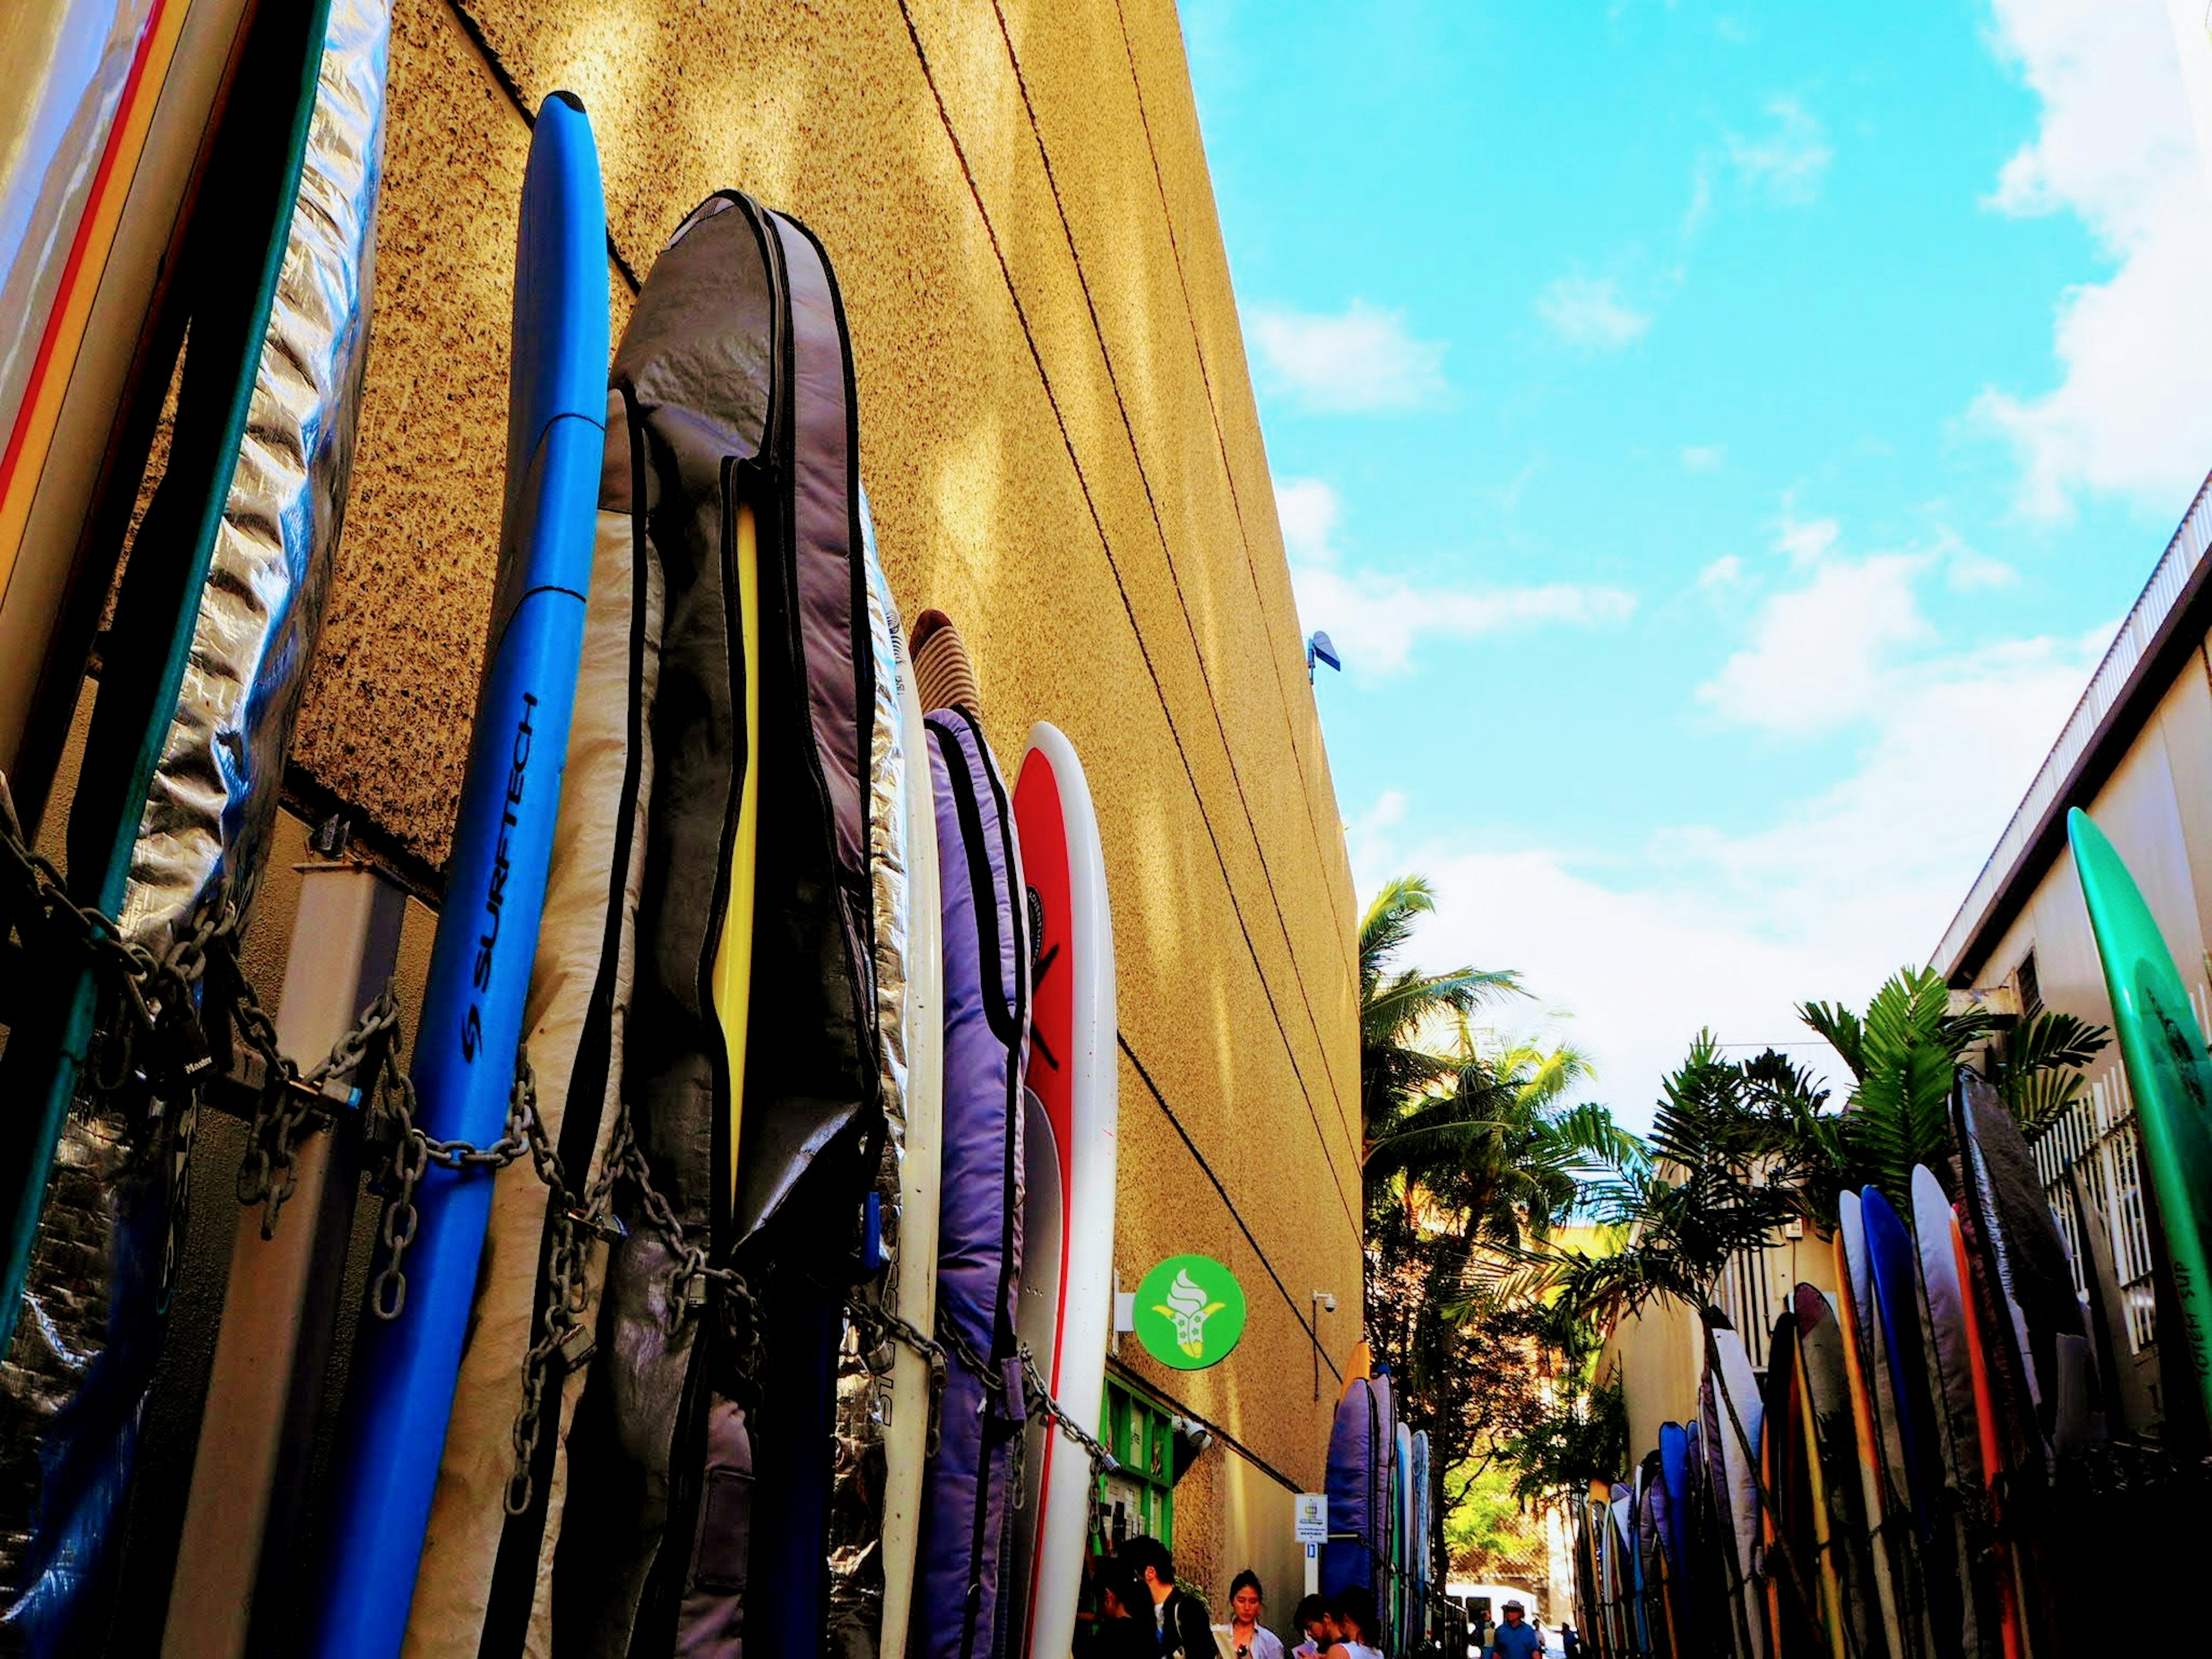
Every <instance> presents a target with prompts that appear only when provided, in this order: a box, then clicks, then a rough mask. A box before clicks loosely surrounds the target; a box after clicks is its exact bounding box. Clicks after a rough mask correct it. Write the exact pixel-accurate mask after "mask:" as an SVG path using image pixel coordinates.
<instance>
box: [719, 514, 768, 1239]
mask: <svg viewBox="0 0 2212 1659" xmlns="http://www.w3.org/2000/svg"><path fill="white" fill-rule="evenodd" d="M731 574H732V577H733V578H734V580H736V582H737V584H738V642H739V649H740V654H741V655H742V657H743V658H744V661H743V663H742V664H741V665H740V667H739V674H738V679H739V696H740V697H741V698H742V699H743V702H744V723H745V769H744V777H743V778H741V779H740V780H739V781H738V831H737V836H736V837H735V839H733V840H732V842H731V843H730V896H729V902H728V904H727V906H726V908H725V909H724V910H723V912H722V934H721V938H720V939H719V940H718V941H717V942H716V943H715V945H714V975H713V981H712V983H713V986H714V1018H716V1019H718V1020H720V1022H721V1026H722V1043H723V1046H724V1048H725V1049H726V1052H727V1053H728V1055H729V1060H730V1202H731V1204H732V1206H735V1205H736V1203H737V1201H738V1131H739V1130H740V1129H741V1128H742V1127H744V1099H745V1018H746V1007H747V1003H748V1000H749V999H750V997H751V995H752V983H753V857H754V854H755V853H756V851H757V849H758V848H759V845H760V539H759V533H758V530H757V526H756V525H755V524H754V521H753V510H752V508H751V507H744V506H741V507H738V535H737V568H736V569H735V570H734V571H732V573H731Z"/></svg>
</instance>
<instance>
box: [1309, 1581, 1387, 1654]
mask: <svg viewBox="0 0 2212 1659" xmlns="http://www.w3.org/2000/svg"><path fill="white" fill-rule="evenodd" d="M1329 1611H1330V1612H1331V1613H1334V1615H1335V1616H1336V1632H1337V1639H1336V1642H1335V1644H1334V1645H1333V1646H1332V1647H1331V1648H1330V1649H1329V1650H1328V1653H1327V1654H1326V1655H1324V1656H1323V1659H1383V1654H1382V1650H1380V1649H1378V1648H1377V1647H1376V1645H1375V1642H1376V1638H1377V1637H1378V1636H1379V1635H1380V1634H1381V1632H1380V1630H1379V1629H1378V1627H1377V1623H1376V1617H1375V1598H1374V1596H1373V1595H1370V1594H1369V1593H1368V1592H1367V1591H1365V1590H1364V1589H1347V1590H1342V1591H1340V1592H1339V1593H1338V1595H1337V1598H1336V1600H1335V1601H1333V1602H1332V1603H1330V1605H1329Z"/></svg>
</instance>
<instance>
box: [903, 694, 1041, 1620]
mask: <svg viewBox="0 0 2212 1659" xmlns="http://www.w3.org/2000/svg"><path fill="white" fill-rule="evenodd" d="M927 724H928V727H929V736H930V754H929V769H930V780H931V782H932V784H933V786H934V788H935V793H936V799H937V846H938V864H939V882H940V887H941V892H942V903H943V909H944V922H945V993H944V996H945V1003H944V1006H945V1090H944V1099H945V1127H944V1138H945V1139H944V1146H945V1152H944V1158H945V1164H944V1180H943V1188H942V1190H943V1193H944V1198H943V1200H942V1201H943V1206H944V1207H943V1209H942V1211H941V1212H940V1214H939V1221H938V1244H937V1252H938V1254H937V1263H938V1285H937V1328H938V1334H939V1338H940V1339H941V1340H944V1341H945V1346H946V1347H947V1348H948V1349H949V1350H950V1351H951V1360H950V1364H949V1365H948V1367H947V1374H946V1377H945V1400H944V1405H943V1407H942V1416H941V1421H942V1431H941V1435H940V1438H939V1446H938V1450H937V1454H936V1455H935V1456H934V1457H933V1458H932V1459H931V1460H930V1462H929V1468H928V1470H927V1474H926V1475H925V1476H924V1484H923V1489H922V1504H921V1539H920V1542H919V1545H918V1547H917V1553H916V1559H915V1606H914V1612H913V1615H912V1626H911V1627H912V1630H913V1636H912V1638H911V1639H910V1641H909V1644H908V1646H909V1648H910V1650H911V1651H912V1652H913V1654H914V1655H915V1659H989V1656H990V1650H991V1647H992V1636H993V1632H994V1630H995V1629H996V1628H997V1615H998V1596H999V1583H1000V1565H1001V1563H1000V1556H1001V1553H1003V1547H1004V1543H1005V1538H1006V1506H1007V1504H1008V1503H1009V1501H1010V1498H1011V1494H1012V1490H1013V1478H1014V1476H1013V1456H1014V1450H1015V1448H1016V1447H1017V1446H1018V1444H1019V1443H1020V1440H1021V1436H1022V1429H1023V1410H1022V1386H1021V1375H1020V1365H1019V1361H1018V1358H1017V1357H1016V1346H1015V1336H1014V1312H1015V1301H1016V1297H1017V1294H1018V1290H1019V1285H1020V1279H1021V1267H1022V1116H1023V1110H1022V1092H1023V1081H1022V1073H1023V1066H1024V1059H1025V1057H1026V1055H1027V1054H1028V1052H1029V1024H1030V1010H1029V950H1028V947H1027V945H1026V944H1025V942H1024V920H1025V918H1024V908H1023V907H1022V906H1021V905H1019V904H1018V903H1017V902H1015V898H1014V896H1015V895H1016V894H1017V893H1019V892H1020V891H1021V890H1022V874H1021V857H1020V854H1019V852H1018V850H1017V848H1016V845H1015V842H1014V820H1013V813H1012V811H1011V809H1010V806H1009V803H1008V800H1007V796H1006V786H1005V784H1004V782H1003V781H1001V780H1000V776H999V773H998V769H997V767H996V766H995V765H994V764H993V763H992V760H991V751H990V750H989V748H988V747H987V745H986V744H985V743H984V741H983V734H982V732H981V729H980V728H979V727H978V726H977V725H976V723H975V720H974V718H973V717H972V716H970V715H969V714H968V713H967V712H966V711H965V710H963V709H959V708H940V709H937V710H935V711H933V713H931V714H929V715H928V716H927ZM963 1351H964V1352H963ZM970 1355H972V1356H973V1357H974V1358H975V1359H978V1360H981V1361H982V1362H983V1364H984V1368H985V1369H986V1370H987V1372H988V1376H987V1377H986V1376H982V1375H979V1374H978V1371H977V1370H976V1369H975V1366H974V1365H973V1364H970V1363H969V1356H970Z"/></svg>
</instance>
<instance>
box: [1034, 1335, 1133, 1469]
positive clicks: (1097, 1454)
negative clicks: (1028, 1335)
mask: <svg viewBox="0 0 2212 1659" xmlns="http://www.w3.org/2000/svg"><path fill="white" fill-rule="evenodd" d="M1021 1361H1022V1380H1023V1382H1024V1383H1025V1384H1026V1385H1027V1387H1026V1392H1027V1394H1028V1395H1029V1405H1030V1410H1031V1411H1035V1412H1042V1413H1043V1414H1044V1415H1045V1417H1046V1418H1047V1419H1049V1420H1050V1421H1051V1422H1053V1423H1054V1424H1055V1425H1058V1427H1059V1429H1060V1432H1061V1433H1062V1434H1064V1435H1066V1437H1068V1438H1069V1439H1070V1440H1073V1442H1074V1443H1076V1444H1077V1445H1079V1446H1080V1447H1082V1448H1083V1450H1084V1453H1085V1455H1087V1456H1088V1457H1089V1458H1090V1459H1091V1476H1092V1478H1093V1479H1097V1477H1099V1476H1102V1475H1109V1474H1114V1473H1115V1472H1116V1471H1117V1470H1119V1469H1120V1468H1121V1462H1120V1460H1118V1459H1117V1458H1116V1457H1115V1455H1114V1454H1113V1453H1112V1452H1110V1451H1109V1450H1107V1449H1106V1445H1105V1443H1104V1442H1103V1441H1102V1440H1100V1439H1099V1438H1098V1437H1097V1436H1095V1435H1093V1434H1092V1433H1091V1431H1089V1430H1088V1429H1086V1428H1085V1427H1084V1426H1083V1425H1081V1424H1080V1423H1079V1422H1077V1421H1076V1420H1075V1419H1073V1417H1070V1416H1069V1415H1068V1414H1067V1412H1066V1408H1065V1407H1062V1406H1061V1405H1060V1401H1057V1400H1055V1399H1054V1398H1053V1396H1052V1392H1051V1390H1050V1389H1047V1388H1046V1387H1045V1383H1044V1377H1043V1376H1042V1373H1040V1372H1039V1371H1038V1370H1037V1366H1036V1356H1035V1355H1033V1354H1031V1353H1030V1345H1029V1344H1028V1343H1026V1342H1024V1343H1023V1344H1022V1345H1021Z"/></svg>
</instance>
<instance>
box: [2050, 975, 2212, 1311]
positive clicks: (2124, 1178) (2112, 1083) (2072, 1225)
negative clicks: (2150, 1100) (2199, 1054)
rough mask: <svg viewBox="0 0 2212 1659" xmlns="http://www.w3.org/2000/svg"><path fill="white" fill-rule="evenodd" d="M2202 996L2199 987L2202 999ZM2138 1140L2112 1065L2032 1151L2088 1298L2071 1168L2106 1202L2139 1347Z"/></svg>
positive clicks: (2145, 1245) (2146, 1301) (2143, 1282)
mask: <svg viewBox="0 0 2212 1659" xmlns="http://www.w3.org/2000/svg"><path fill="white" fill-rule="evenodd" d="M2197 995H2198V1000H2199V1001H2200V1002H2201V1001H2202V1000H2203V989H2202V987H2199V990H2198V994H2197ZM2136 1144H2137V1142H2136V1103H2135V1099H2134V1097H2132V1096H2131V1095H2130V1093H2129V1092H2128V1079H2127V1073H2125V1072H2124V1071H2123V1070H2122V1069H2121V1068H2120V1067H2119V1066H2118V1065H2112V1066H2106V1069H2105V1071H2104V1072H2103V1073H2102V1074H2101V1075H2100V1076H2098V1077H2097V1078H2095V1079H2093V1080H2092V1081H2091V1082H2090V1085H2089V1087H2088V1090H2087V1092H2086V1093H2085V1094H2084V1095H2083V1096H2082V1097H2081V1100H2079V1101H2078V1102H2076V1103H2075V1104H2074V1105H2073V1106H2071V1107H2069V1108H2068V1109H2067V1110H2066V1111H2065V1113H2064V1114H2063V1115H2061V1116H2060V1117H2059V1118H2057V1120H2056V1121H2054V1122H2053V1123H2052V1124H2051V1127H2049V1128H2047V1129H2045V1131H2044V1132H2043V1133H2041V1134H2040V1135H2039V1136H2037V1137H2036V1139H2035V1144H2034V1147H2033V1152H2034V1155H2035V1169H2036V1173H2037V1174H2038V1175H2039V1176H2042V1177H2043V1195H2044V1198H2045V1200H2046V1201H2048V1202H2049V1204H2050V1206H2051V1213H2052V1214H2054V1215H2056V1216H2057V1218H2058V1231H2059V1232H2060V1234H2061V1235H2062V1236H2063V1237H2064V1238H2065V1240H2066V1254H2067V1255H2068V1256H2069V1258H2071V1260H2072V1262H2073V1266H2074V1288H2075V1291H2077V1292H2078V1293H2080V1294H2082V1295H2085V1296H2086V1295H2087V1294H2088V1292H2089V1275H2088V1269H2087V1238H2086V1237H2085V1236H2084V1234H2083V1232H2082V1231H2081V1230H2082V1228H2083V1226H2084V1225H2087V1220H2088V1218H2087V1217H2086V1216H2083V1215H2081V1214H2079V1213H2077V1212H2076V1209H2075V1203H2074V1195H2073V1194H2072V1193H2071V1192H2070V1191H2069V1189H2068V1187H2067V1184H2066V1176H2067V1174H2068V1172H2069V1170H2079V1171H2081V1175H2082V1176H2083V1184H2084V1185H2085V1186H2087V1188H2089V1191H2090V1192H2091V1194H2093V1195H2094V1197H2095V1199H2096V1201H2097V1202H2098V1203H2099V1204H2100V1206H2103V1208H2104V1212H2105V1219H2106V1224H2107V1225H2108V1227H2109V1229H2110V1231H2111V1234H2112V1239H2111V1243H2112V1265H2113V1267H2114V1269H2115V1270H2116V1271H2117V1273H2118V1275H2119V1280H2120V1293H2121V1295H2122V1297H2124V1299H2125V1300H2126V1303H2127V1310H2128V1339H2129V1341H2130V1344H2131V1345H2132V1346H2134V1348H2135V1349H2136V1352H2141V1351H2142V1346H2143V1344H2144V1343H2146V1342H2148V1341H2149V1340H2150V1339H2151V1246H2150V1227H2149V1225H2148V1220H2147V1218H2146V1217H2145V1216H2144V1213H2143V1194H2142V1182H2141V1181H2140V1179H2139V1176H2138V1171H2139V1170H2140V1168H2141V1164H2140V1163H2139V1162H2138V1159H2137V1156H2136Z"/></svg>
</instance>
